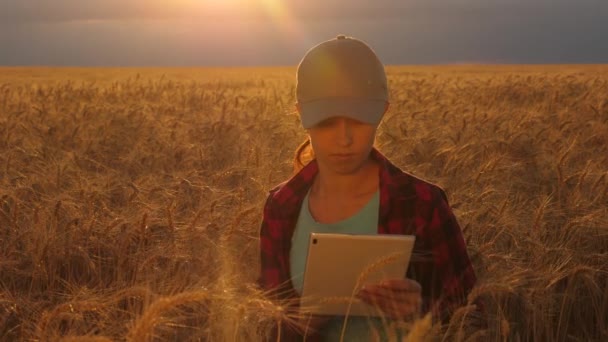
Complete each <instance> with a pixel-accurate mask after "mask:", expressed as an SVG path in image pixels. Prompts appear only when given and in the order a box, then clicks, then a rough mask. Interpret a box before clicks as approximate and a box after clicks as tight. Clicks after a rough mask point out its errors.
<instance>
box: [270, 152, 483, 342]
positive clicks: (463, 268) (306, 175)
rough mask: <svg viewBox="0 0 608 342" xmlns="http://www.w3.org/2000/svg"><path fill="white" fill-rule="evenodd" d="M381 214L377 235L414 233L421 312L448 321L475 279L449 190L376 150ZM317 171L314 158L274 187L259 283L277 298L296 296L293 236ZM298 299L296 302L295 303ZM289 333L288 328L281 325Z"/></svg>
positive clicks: (412, 270) (413, 267) (411, 270)
mask: <svg viewBox="0 0 608 342" xmlns="http://www.w3.org/2000/svg"><path fill="white" fill-rule="evenodd" d="M371 157H372V158H373V159H375V160H376V161H378V162H379V164H380V173H379V177H380V178H379V184H380V212H379V217H378V234H414V235H416V243H415V245H414V256H413V257H412V258H413V259H412V261H411V263H410V266H409V267H408V272H407V277H408V278H410V279H413V280H416V281H417V282H418V283H420V285H421V287H422V298H423V313H425V312H428V311H429V310H432V312H433V315H434V317H435V318H436V319H439V320H441V321H443V322H446V321H447V320H448V319H449V316H450V314H451V311H452V310H453V309H455V308H457V307H459V306H460V305H462V304H464V303H465V302H466V295H467V294H468V293H469V292H470V290H471V289H472V288H473V286H474V284H475V282H476V277H475V272H474V271H473V267H472V265H471V262H470V260H469V256H468V254H467V249H466V245H465V241H464V238H463V236H462V232H461V230H460V226H459V225H458V222H457V221H456V218H455V217H454V214H453V213H452V210H451V208H450V206H449V204H448V200H447V197H446V195H445V192H444V191H443V190H442V189H441V188H439V187H438V186H436V185H433V184H430V183H428V182H425V181H423V180H421V179H418V178H416V177H414V176H412V175H410V174H408V173H405V172H403V171H402V170H401V169H399V168H398V167H396V166H395V165H393V164H392V163H391V162H390V161H389V160H388V159H387V158H386V157H384V156H383V155H382V154H381V153H380V152H379V151H378V150H376V149H372V152H371ZM317 172H318V165H317V162H316V160H313V161H311V162H310V163H308V164H307V165H306V166H305V167H304V168H303V169H302V170H300V172H298V173H297V174H296V175H294V176H293V177H292V178H291V179H289V180H288V181H286V182H283V183H281V184H279V185H278V186H276V187H275V188H273V189H272V190H270V194H269V196H268V198H267V200H266V204H265V206H264V217H263V221H262V225H261V230H260V252H261V272H260V278H259V285H260V287H261V288H262V289H264V290H266V291H268V293H269V295H270V296H271V297H273V298H275V299H297V297H298V294H297V293H296V292H295V290H294V288H293V286H292V284H291V279H290V278H291V277H290V270H289V253H290V249H291V238H292V234H293V231H294V229H295V225H296V222H297V220H298V215H299V212H300V208H301V206H302V201H303V199H304V197H305V195H306V193H307V191H308V189H309V188H310V186H311V185H312V182H313V179H314V177H315V175H316V174H317ZM294 302H295V303H297V301H294ZM282 328H283V330H282V333H283V334H285V333H286V330H289V327H287V326H284V327H282Z"/></svg>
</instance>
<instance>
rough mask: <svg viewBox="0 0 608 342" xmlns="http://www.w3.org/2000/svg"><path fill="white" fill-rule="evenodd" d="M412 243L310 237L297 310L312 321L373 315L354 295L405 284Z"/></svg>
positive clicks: (401, 238)
mask: <svg viewBox="0 0 608 342" xmlns="http://www.w3.org/2000/svg"><path fill="white" fill-rule="evenodd" d="M414 241H415V236H414V235H384V234H382V235H355V234H329V233H311V234H310V240H309V244H308V257H307V259H306V267H305V270H304V284H303V288H302V295H301V297H300V310H301V311H303V312H305V313H310V314H316V315H348V316H377V315H379V314H380V312H378V311H377V310H376V309H375V308H374V307H372V306H369V305H367V304H365V303H364V302H363V301H361V300H359V299H358V298H356V297H355V296H354V295H355V294H356V293H357V291H358V290H359V289H360V288H361V287H362V286H364V285H367V284H375V283H378V282H380V281H382V280H384V279H394V278H405V276H406V272H407V268H408V264H409V261H410V257H411V254H412V250H413V248H414Z"/></svg>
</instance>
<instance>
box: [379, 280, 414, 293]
mask: <svg viewBox="0 0 608 342" xmlns="http://www.w3.org/2000/svg"><path fill="white" fill-rule="evenodd" d="M375 286H379V287H383V288H388V289H392V290H393V291H401V292H421V291H422V287H421V286H420V284H419V283H418V282H417V281H415V280H411V279H388V280H384V281H382V282H380V283H379V284H377V285H375Z"/></svg>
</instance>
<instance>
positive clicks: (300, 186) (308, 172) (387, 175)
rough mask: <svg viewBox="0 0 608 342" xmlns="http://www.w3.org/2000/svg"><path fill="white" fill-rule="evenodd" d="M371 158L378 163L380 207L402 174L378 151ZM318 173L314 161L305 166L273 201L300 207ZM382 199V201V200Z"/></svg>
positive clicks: (394, 189)
mask: <svg viewBox="0 0 608 342" xmlns="http://www.w3.org/2000/svg"><path fill="white" fill-rule="evenodd" d="M370 156H371V158H373V159H374V160H376V161H378V163H379V165H380V170H379V187H380V199H381V203H380V205H381V206H382V205H383V204H386V203H383V202H385V201H387V200H388V198H389V197H392V195H394V194H395V193H396V191H397V186H398V184H397V183H396V181H397V176H399V175H401V174H403V173H402V171H401V170H400V169H399V168H398V167H396V166H395V165H393V164H392V163H391V162H390V161H389V160H388V159H387V158H386V157H385V156H384V155H383V154H382V153H381V152H380V151H378V150H377V149H376V148H375V147H374V148H372V151H371V154H370ZM318 172H319V165H318V163H317V160H316V159H313V160H312V161H310V162H309V163H308V164H306V165H305V166H304V167H303V168H302V169H301V170H300V171H299V172H298V173H296V174H295V175H294V176H293V177H291V178H290V179H289V180H288V181H287V182H286V183H284V184H283V186H282V187H281V189H280V190H279V191H277V192H276V193H275V194H274V200H275V201H276V203H277V204H278V205H288V204H295V205H300V204H301V202H302V200H303V199H304V197H305V196H306V193H307V192H308V190H309V189H310V187H311V186H312V182H313V180H314V178H315V176H316V175H317V173H318ZM383 199H384V200H383Z"/></svg>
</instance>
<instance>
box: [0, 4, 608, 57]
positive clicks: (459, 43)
mask: <svg viewBox="0 0 608 342" xmlns="http://www.w3.org/2000/svg"><path fill="white" fill-rule="evenodd" d="M176 1H195V0H176ZM34 3H36V6H34V5H33V4H34ZM163 3H169V2H166V1H163V2H161V1H160V0H146V1H143V0H140V1H136V0H131V1H126V0H124V1H117V0H105V1H93V0H90V1H81V0H79V1H75V0H55V1H52V2H51V1H48V2H43V1H40V2H34V1H27V0H22V1H16V0H3V1H2V2H0V47H2V48H1V49H0V65H32V64H36V65H40V64H44V65H158V66H162V65H275V64H283V65H285V64H295V63H297V62H298V60H299V58H300V57H301V56H302V54H303V53H304V52H305V51H306V50H307V49H308V48H309V47H311V46H312V45H313V44H315V43H318V42H319V41H322V40H325V39H328V38H330V37H332V36H335V35H336V34H337V33H346V34H350V35H353V36H356V37H359V38H361V39H364V40H366V41H367V42H368V43H370V44H371V45H372V46H373V47H374V49H375V50H376V51H377V52H378V54H379V55H380V56H381V58H382V59H383V61H384V62H385V63H387V64H409V63H412V64H419V63H423V64H432V63H456V62H486V63H608V44H606V43H605V42H606V41H608V23H607V20H606V19H605V18H608V3H606V4H604V2H597V1H591V0H579V1H578V2H574V1H566V0H555V1H549V0H536V1H532V0H530V1H523V0H509V1H507V0H504V1H501V0H494V1H490V0H488V1H481V0H460V1H458V0H454V1H451V2H447V1H439V0H425V1H424V2H423V1H422V0H419V1H409V2H404V1H400V0H399V1H397V0H376V1H373V2H370V1H363V0H351V1H350V2H348V3H349V5H348V7H345V6H344V5H343V4H344V3H345V2H344V1H337V0H326V1H325V2H324V5H323V7H320V6H319V5H317V6H314V5H312V4H311V3H314V2H313V1H309V2H303V1H296V0H289V1H285V5H286V6H288V7H289V12H290V13H292V14H293V15H294V16H295V18H296V19H295V21H296V22H292V23H291V24H292V25H293V26H291V29H290V30H287V29H286V28H285V27H283V26H280V25H279V24H277V23H274V22H273V21H272V20H270V18H268V17H265V16H264V13H263V12H261V11H260V12H257V13H255V12H254V13H253V14H252V16H251V19H253V21H249V22H243V21H242V20H227V19H223V20H219V19H222V18H221V15H222V14H221V13H220V12H218V11H216V12H213V11H208V10H207V9H208V8H204V7H200V6H199V7H196V6H195V7H189V10H188V11H184V10H183V8H182V7H179V6H176V5H171V7H167V8H164V7H163V6H164V5H163ZM201 3H202V2H201ZM446 3H449V5H445V4H446ZM180 8H181V9H180ZM296 14H297V15H296ZM211 19H213V20H211Z"/></svg>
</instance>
